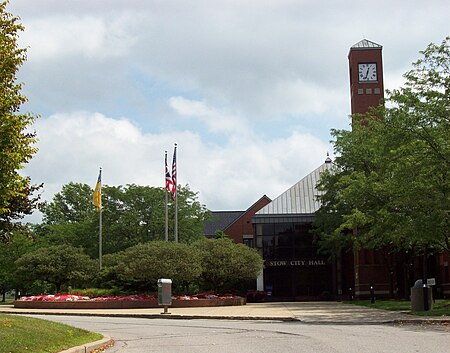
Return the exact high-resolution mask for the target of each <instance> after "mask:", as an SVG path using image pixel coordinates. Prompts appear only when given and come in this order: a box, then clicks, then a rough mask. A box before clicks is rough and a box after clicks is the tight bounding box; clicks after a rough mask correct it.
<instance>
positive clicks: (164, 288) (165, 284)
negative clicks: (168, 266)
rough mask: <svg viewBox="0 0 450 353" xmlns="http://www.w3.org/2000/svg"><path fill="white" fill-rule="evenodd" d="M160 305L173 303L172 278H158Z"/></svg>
mask: <svg viewBox="0 0 450 353" xmlns="http://www.w3.org/2000/svg"><path fill="white" fill-rule="evenodd" d="M158 305H164V306H168V305H172V280H171V279H167V278H160V279H158Z"/></svg>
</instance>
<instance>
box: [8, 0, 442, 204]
mask: <svg viewBox="0 0 450 353" xmlns="http://www.w3.org/2000/svg"><path fill="white" fill-rule="evenodd" d="M8 10H9V11H10V12H12V13H13V14H14V15H16V16H19V17H20V18H21V22H22V23H23V24H24V26H25V31H24V32H23V33H21V34H20V45H21V46H23V47H28V61H27V62H26V64H25V65H24V66H23V67H22V69H21V70H20V73H19V80H20V81H23V82H24V83H25V86H24V89H23V93H24V94H25V95H26V96H27V97H28V98H29V102H28V103H27V104H26V105H25V106H24V107H23V111H24V112H25V111H31V112H33V113H35V114H39V115H40V118H39V119H38V120H37V121H36V123H35V125H34V127H33V128H34V129H35V130H36V132H37V135H38V138H39V143H38V146H37V147H38V148H39V152H38V153H37V155H36V156H35V157H34V159H33V160H32V161H31V162H30V163H29V164H28V165H27V166H26V168H25V170H24V173H25V174H26V175H29V176H31V178H32V180H33V182H34V183H41V182H43V183H44V184H45V186H44V187H45V190H44V193H43V198H44V199H47V200H49V199H51V198H52V195H53V194H54V193H55V192H58V191H60V190H61V186H62V185H64V184H66V183H68V182H70V181H74V182H82V183H88V184H90V185H92V186H94V184H95V181H96V178H97V175H98V168H99V167H102V168H103V183H104V184H107V185H126V184H130V183H135V184H139V185H151V186H163V185H164V175H163V169H164V151H165V150H168V151H169V160H170V159H171V155H172V152H173V145H174V143H175V142H176V143H177V144H178V156H177V157H178V181H179V183H180V184H183V185H185V184H189V186H190V188H191V189H192V190H194V191H197V192H198V193H199V199H200V201H201V202H202V203H203V204H205V205H206V207H208V208H209V209H211V210H245V209H246V208H248V207H249V206H250V205H251V204H252V203H253V202H255V201H256V200H257V199H259V198H260V197H261V196H262V195H264V194H266V195H267V196H269V197H270V198H275V197H276V196H278V195H279V194H281V193H282V192H283V191H285V190H286V189H287V188H289V187H290V186H291V185H293V184H294V183H296V182H297V181H298V180H300V179H301V178H302V177H303V176H305V175H306V174H308V173H309V172H310V171H312V170H313V169H315V168H316V167H318V166H319V165H320V164H322V163H323V162H324V160H325V158H326V153H327V152H328V151H329V152H330V153H332V152H333V151H332V148H331V146H330V144H329V140H330V139H331V136H330V129H332V128H338V129H347V128H348V127H349V118H348V115H349V113H350V99H349V83H348V77H349V74H348V59H347V55H348V51H349V48H350V47H351V46H352V45H353V44H355V43H357V42H359V41H360V40H361V39H363V38H367V39H369V40H371V41H374V42H376V43H379V44H381V45H383V64H384V81H385V88H388V89H391V88H395V87H398V86H399V85H401V83H402V74H403V73H404V72H406V71H407V70H408V69H410V68H411V63H412V62H413V61H415V60H416V59H418V58H419V54H418V52H419V51H420V50H422V49H424V48H425V47H426V46H427V45H428V44H429V43H430V42H435V43H438V42H441V41H442V40H443V39H444V37H445V36H446V35H448V34H449V33H450V31H449V30H450V25H449V21H448V18H449V17H448V14H449V13H450V3H449V1H448V0H436V1H433V0H430V1H423V0H420V1H416V0H408V1H407V0H398V1H392V0H389V1H387V0H378V1H377V2H376V3H374V2H369V1H360V0H358V1H356V0H335V1H332V0H329V1H304V0H259V1H256V0H230V1H216V0H197V1H190V0H176V1H175V0H158V1H157V0H126V1H125V0H121V1H119V0H71V1H61V0H32V1H30V0H11V1H10V4H9V5H8Z"/></svg>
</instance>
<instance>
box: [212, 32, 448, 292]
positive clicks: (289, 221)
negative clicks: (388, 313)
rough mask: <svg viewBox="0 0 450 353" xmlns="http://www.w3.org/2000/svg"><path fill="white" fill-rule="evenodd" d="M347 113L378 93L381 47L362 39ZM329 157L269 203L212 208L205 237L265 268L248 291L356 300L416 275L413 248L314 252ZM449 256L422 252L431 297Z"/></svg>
mask: <svg viewBox="0 0 450 353" xmlns="http://www.w3.org/2000/svg"><path fill="white" fill-rule="evenodd" d="M348 62H349V73H350V97H351V114H356V113H365V112H367V110H368V109H369V107H374V106H378V105H379V104H380V102H382V100H383V98H384V86H383V63H382V46H380V45H378V44H376V43H373V42H371V41H368V40H365V39H364V40H362V41H360V42H358V43H357V44H355V45H354V46H352V47H351V48H350V51H349V55H348ZM331 166H332V160H331V159H330V158H326V160H325V161H324V163H323V164H322V165H320V166H318V168H316V169H315V170H313V171H312V172H311V173H309V174H308V175H306V176H305V177H303V178H302V179H301V180H300V181H298V182H297V183H296V184H294V185H293V186H292V187H290V188H289V189H288V190H286V191H285V192H283V193H282V194H281V195H279V196H278V197H276V198H274V199H273V200H271V199H270V198H268V197H267V196H265V195H264V196H263V197H261V198H260V199H259V200H258V201H256V202H255V203H254V204H253V205H252V206H250V207H249V208H248V209H247V210H246V211H223V212H212V218H211V220H210V221H208V222H207V223H206V224H205V235H206V236H209V237H214V235H215V232H216V231H217V230H221V231H223V232H224V233H225V234H227V235H229V236H230V238H232V239H233V240H234V241H235V242H237V243H244V244H246V245H248V246H251V247H254V248H256V249H257V250H258V251H259V252H260V254H261V255H262V257H263V259H264V261H265V266H264V270H263V273H261V275H260V276H259V278H258V280H257V283H256V284H255V288H253V289H257V290H259V291H261V292H264V293H265V295H266V299H273V300H332V299H342V298H343V299H346V298H353V297H355V298H364V297H368V296H369V295H370V290H371V287H372V288H373V289H374V291H375V295H376V296H377V297H386V298H407V297H408V296H409V289H410V287H411V286H412V285H413V284H414V281H415V280H417V279H420V278H422V276H423V273H422V259H421V257H419V256H415V254H413V253H408V252H404V253H391V252H390V251H389V249H385V250H364V249H363V250H353V249H352V248H348V249H344V250H343V251H342V252H341V253H340V254H338V256H335V257H333V258H331V257H330V256H327V255H324V254H321V253H320V252H319V251H318V250H319V249H318V246H317V244H316V243H315V241H314V239H313V234H312V232H311V229H312V223H313V221H314V217H315V213H316V211H317V210H318V209H319V208H320V203H319V202H318V200H317V196H318V195H319V192H318V190H317V189H316V185H317V182H318V181H319V179H320V175H321V173H322V172H323V171H325V170H328V169H330V168H331ZM449 262H450V256H449V254H448V253H440V254H437V255H434V256H430V257H429V258H428V259H427V263H428V278H433V279H434V281H435V283H436V285H435V290H434V292H435V295H437V296H440V297H450V271H449Z"/></svg>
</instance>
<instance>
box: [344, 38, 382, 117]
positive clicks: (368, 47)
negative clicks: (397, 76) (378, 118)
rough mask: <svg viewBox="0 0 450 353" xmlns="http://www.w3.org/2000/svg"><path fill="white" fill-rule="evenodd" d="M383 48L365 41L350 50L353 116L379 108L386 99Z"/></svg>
mask: <svg viewBox="0 0 450 353" xmlns="http://www.w3.org/2000/svg"><path fill="white" fill-rule="evenodd" d="M382 49H383V47H382V46H381V45H379V44H377V43H374V42H371V41H370V40H367V39H363V40H362V41H360V42H358V43H356V44H355V45H353V46H352V47H351V48H350V52H349V53H348V62H349V69H350V95H351V106H352V115H353V114H357V113H365V112H367V110H368V108H369V107H376V106H378V105H379V104H380V103H381V101H382V100H383V98H384V87H383V61H382V56H381V50H382Z"/></svg>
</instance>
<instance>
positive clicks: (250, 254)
mask: <svg viewBox="0 0 450 353" xmlns="http://www.w3.org/2000/svg"><path fill="white" fill-rule="evenodd" d="M193 246H194V247H196V248H197V249H198V250H199V251H200V254H201V264H202V269H203V271H202V274H201V278H202V281H203V285H204V286H205V285H208V286H211V288H210V289H213V290H215V291H221V290H227V289H231V288H233V287H236V286H237V285H239V284H240V283H242V282H246V281H250V280H255V279H256V278H257V277H258V275H259V274H260V273H261V271H262V269H263V264H264V261H263V259H262V258H261V256H260V255H259V253H258V252H257V251H256V250H255V249H252V248H249V247H248V246H246V245H244V244H236V243H234V242H233V241H232V240H231V239H229V238H227V237H220V238H217V239H206V238H202V239H200V240H198V241H197V242H195V243H193Z"/></svg>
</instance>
